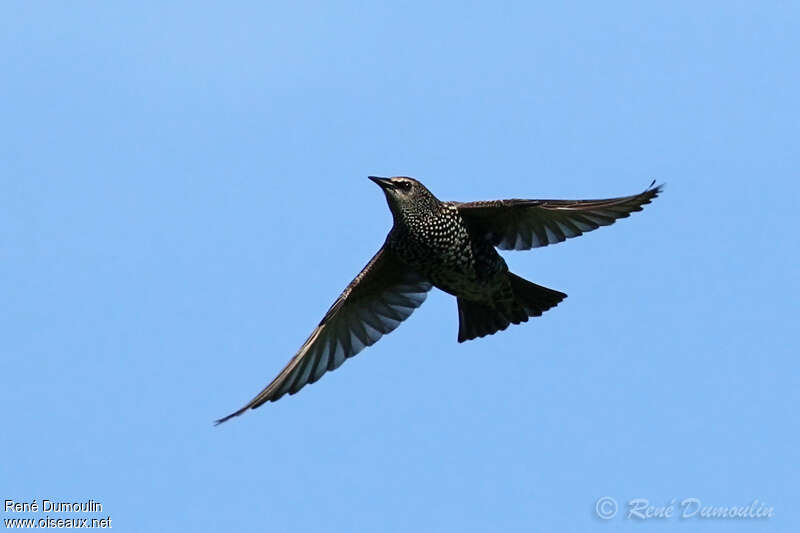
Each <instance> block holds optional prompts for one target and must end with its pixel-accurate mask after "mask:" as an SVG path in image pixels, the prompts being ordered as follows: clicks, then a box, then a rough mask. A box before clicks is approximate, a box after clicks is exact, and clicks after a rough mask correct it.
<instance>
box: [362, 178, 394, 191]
mask: <svg viewBox="0 0 800 533" xmlns="http://www.w3.org/2000/svg"><path fill="white" fill-rule="evenodd" d="M368 177H369V179H371V180H372V181H374V182H375V183H377V184H378V186H379V187H380V188H381V189H383V190H384V191H386V190H389V189H394V183H392V180H390V179H389V178H379V177H378V176H368Z"/></svg>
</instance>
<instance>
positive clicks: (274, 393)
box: [216, 246, 431, 424]
mask: <svg viewBox="0 0 800 533" xmlns="http://www.w3.org/2000/svg"><path fill="white" fill-rule="evenodd" d="M430 289H431V284H430V282H428V281H427V280H425V279H423V278H422V277H420V276H419V275H417V274H416V273H413V272H411V271H409V270H408V269H407V268H406V267H405V266H404V265H402V264H401V263H400V262H399V260H398V259H397V258H395V257H394V255H393V254H392V253H391V252H390V251H388V250H387V249H386V246H383V247H382V248H381V249H380V250H379V251H378V253H376V254H375V256H374V257H373V258H372V260H371V261H370V262H369V263H368V264H367V266H365V267H364V269H363V270H362V271H361V272H360V273H359V274H358V276H356V278H355V279H354V280H353V281H351V282H350V284H349V285H348V286H347V288H346V289H345V290H344V291H343V292H342V294H341V295H340V296H339V298H337V300H336V301H335V302H334V303H333V305H332V306H331V308H330V309H329V310H328V312H327V313H326V314H325V317H324V318H323V319H322V321H321V322H320V323H319V325H318V326H317V327H316V328H315V329H314V331H312V332H311V335H310V336H309V337H308V339H307V340H306V342H305V343H303V345H302V346H301V347H300V350H299V351H298V352H297V354H295V356H294V357H292V359H291V361H289V364H287V365H286V368H284V369H283V370H282V371H281V373H280V374H278V376H277V377H276V378H275V379H273V380H272V382H271V383H270V384H269V385H267V387H266V388H265V389H264V390H263V391H261V392H260V393H259V394H258V395H257V396H256V397H255V398H253V399H252V400H250V402H249V403H248V404H247V405H245V406H244V407H242V408H241V409H239V410H238V411H236V412H235V413H231V414H229V415H228V416H226V417H223V418H220V419H219V420H217V421H216V423H217V424H221V423H222V422H225V421H226V420H229V419H230V418H233V417H234V416H238V415H240V414H242V413H243V412H245V411H246V410H248V409H255V408H256V407H258V406H260V405H261V404H263V403H265V402H274V401H275V400H277V399H279V398H280V397H281V396H283V395H284V394H286V393H289V394H294V393H296V392H297V391H299V390H300V389H302V388H303V387H304V386H305V385H306V384H308V383H314V382H315V381H317V380H318V379H319V378H320V377H322V375H323V374H324V373H325V372H327V371H329V370H334V369H336V368H338V367H339V365H341V364H342V363H343V362H344V361H345V359H347V358H348V357H352V356H354V355H355V354H357V353H358V352H360V351H361V350H363V349H364V348H365V347H366V346H370V345H372V344H374V343H375V342H376V341H377V340H378V339H380V338H381V337H382V336H383V335H384V334H386V333H389V332H391V331H393V330H394V329H395V328H396V327H397V326H398V325H399V324H400V322H402V321H403V320H405V319H406V318H408V317H409V316H410V315H411V313H412V312H413V311H414V309H416V308H417V307H419V306H420V305H421V304H422V302H423V301H425V297H426V296H427V293H428V291H429V290H430Z"/></svg>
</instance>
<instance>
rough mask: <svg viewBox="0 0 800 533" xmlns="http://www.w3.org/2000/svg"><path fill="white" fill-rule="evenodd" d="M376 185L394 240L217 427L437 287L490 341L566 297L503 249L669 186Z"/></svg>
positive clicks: (336, 361)
mask: <svg viewBox="0 0 800 533" xmlns="http://www.w3.org/2000/svg"><path fill="white" fill-rule="evenodd" d="M370 179H371V180H372V181H374V182H375V183H376V184H378V185H379V186H380V187H381V189H382V190H383V192H384V194H385V196H386V200H387V202H388V204H389V209H390V210H391V212H392V216H393V218H394V225H393V226H392V229H391V231H390V232H389V235H388V236H387V237H386V242H385V243H384V245H383V246H382V247H381V249H380V250H378V253H376V254H375V256H374V257H373V258H372V260H371V261H370V262H369V263H368V264H367V266H365V267H364V269H363V270H362V271H361V272H360V273H359V274H358V276H356V278H355V279H354V280H353V281H352V282H351V283H350V284H349V285H348V286H347V287H346V288H345V290H344V291H343V292H342V294H341V295H340V296H339V298H338V299H337V300H336V301H335V302H334V303H333V305H332V306H331V307H330V309H329V310H328V312H327V313H326V314H325V316H324V317H323V319H322V320H321V321H320V323H319V324H318V325H317V327H316V328H315V329H314V331H312V332H311V335H310V336H309V337H308V339H306V341H305V343H303V345H302V346H301V347H300V350H298V352H297V353H296V354H295V355H294V357H292V359H291V360H290V361H289V363H288V364H287V365H286V367H285V368H284V369H283V370H282V371H281V372H280V374H278V376H277V377H276V378H275V379H273V380H272V382H270V384H269V385H267V387H266V388H264V390H263V391H261V392H260V393H259V394H258V395H256V397H255V398H253V399H252V400H251V401H250V402H248V403H247V404H246V405H245V406H244V407H242V408H241V409H239V410H238V411H236V412H234V413H231V414H230V415H228V416H226V417H224V418H221V419H219V420H217V423H218V424H219V423H222V422H225V421H226V420H228V419H230V418H232V417H234V416H238V415H240V414H242V413H243V412H245V411H246V410H248V409H255V408H256V407H258V406H260V405H262V404H263V403H265V402H268V401H276V400H278V399H279V398H281V397H282V396H284V395H285V394H294V393H296V392H297V391H299V390H300V389H302V388H303V387H304V386H305V385H307V384H309V383H314V382H315V381H317V380H318V379H319V378H320V377H322V375H323V374H325V372H328V371H330V370H334V369H336V368H338V367H339V365H341V364H342V363H343V362H344V361H345V360H346V359H347V358H349V357H352V356H353V355H355V354H357V353H358V352H360V351H361V350H362V349H364V348H365V347H366V346H370V345H372V344H373V343H375V342H376V341H377V340H378V339H380V338H381V337H382V336H383V335H384V334H386V333H389V332H391V331H393V330H394V329H395V328H396V327H397V326H398V325H399V324H400V322H402V321H403V320H405V319H406V318H408V317H409V316H410V315H411V313H412V312H413V311H414V309H416V308H417V307H419V306H420V305H421V304H422V302H423V301H424V300H425V297H426V295H427V292H428V291H429V290H430V289H431V288H432V287H437V288H439V289H441V290H443V291H445V292H447V293H450V294H452V295H453V296H455V297H456V300H457V307H458V317H459V328H458V341H459V342H464V341H466V340H470V339H474V338H476V337H483V336H485V335H491V334H493V333H496V332H497V331H500V330H504V329H506V328H507V327H508V326H509V325H510V324H519V323H522V322H527V320H528V318H529V317H532V316H540V315H541V314H542V313H543V312H544V311H546V310H548V309H550V308H552V307H555V306H556V305H558V303H559V302H561V300H563V299H564V298H566V296H567V295H566V294H564V293H562V292H559V291H556V290H553V289H548V288H547V287H542V286H541V285H537V284H535V283H531V282H530V281H527V280H525V279H523V278H521V277H519V276H517V275H515V274H513V273H511V272H509V270H508V266H507V265H506V262H505V261H504V260H503V258H502V257H501V256H500V254H498V253H497V248H500V249H502V250H528V249H530V248H536V247H540V246H547V245H548V244H553V243H557V242H561V241H564V240H565V239H568V238H571V237H578V236H580V235H582V234H583V233H585V232H587V231H592V230H594V229H597V228H598V227H600V226H607V225H609V224H613V223H614V221H615V220H617V219H619V218H625V217H627V216H629V215H630V213H632V212H634V211H641V210H642V206H643V205H645V204H648V203H650V201H651V200H652V199H653V198H655V197H656V196H658V194H659V192H660V191H661V186H658V187H653V186H652V184H651V186H650V187H649V188H647V189H646V190H645V191H644V192H642V193H640V194H636V195H632V196H625V197H621V198H610V199H606V200H495V201H488V202H468V203H462V202H441V201H439V200H438V199H437V198H436V197H435V196H434V195H433V194H432V193H431V192H430V191H429V190H428V189H427V188H425V186H424V185H422V183H420V182H419V181H417V180H415V179H413V178H408V177H395V178H378V177H374V176H371V177H370Z"/></svg>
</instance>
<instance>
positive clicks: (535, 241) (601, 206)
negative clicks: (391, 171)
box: [455, 182, 663, 250]
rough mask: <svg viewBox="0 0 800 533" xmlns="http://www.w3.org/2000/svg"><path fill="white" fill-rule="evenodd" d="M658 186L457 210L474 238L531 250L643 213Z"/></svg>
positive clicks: (464, 206)
mask: <svg viewBox="0 0 800 533" xmlns="http://www.w3.org/2000/svg"><path fill="white" fill-rule="evenodd" d="M654 184H655V182H653V183H651V184H650V187H648V188H647V189H646V190H645V191H644V192H642V193H640V194H635V195H633V196H624V197H622V198H608V199H606V200H495V201H491V202H466V203H460V202H457V203H456V204H455V206H456V207H457V208H458V212H459V213H460V214H461V217H462V218H463V219H464V221H465V222H466V224H467V226H468V227H469V228H470V231H471V233H473V235H485V236H486V237H488V238H489V240H490V241H491V242H492V244H494V245H495V246H497V247H498V248H500V249H502V250H530V249H531V248H537V247H540V246H547V245H548V244H554V243H557V242H561V241H564V240H566V239H569V238H570V237H578V236H580V235H583V234H584V233H586V232H587V231H592V230H595V229H597V228H599V227H600V226H608V225H610V224H613V223H614V222H615V221H616V220H617V219H619V218H625V217H627V216H628V215H630V214H631V213H632V212H634V211H641V210H642V206H643V205H645V204H649V203H650V201H651V200H652V199H653V198H655V197H656V196H658V193H660V192H661V189H662V188H663V185H659V186H657V187H653V185H654Z"/></svg>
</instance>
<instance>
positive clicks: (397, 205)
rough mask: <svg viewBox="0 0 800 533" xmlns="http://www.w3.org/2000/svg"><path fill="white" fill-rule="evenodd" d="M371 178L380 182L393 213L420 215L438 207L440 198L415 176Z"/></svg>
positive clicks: (395, 214) (398, 214)
mask: <svg viewBox="0 0 800 533" xmlns="http://www.w3.org/2000/svg"><path fill="white" fill-rule="evenodd" d="M369 179H371V180H372V181H374V182H375V183H377V184H378V186H379V187H380V188H381V189H382V190H383V194H385V195H386V201H387V202H388V204H389V209H391V210H392V214H393V215H394V216H395V217H397V216H409V215H410V216H420V215H423V214H424V213H425V212H427V211H431V210H433V209H436V207H437V206H438V205H439V200H437V199H436V197H435V196H434V195H433V194H432V193H431V192H430V191H429V190H428V189H427V188H426V187H425V186H424V185H423V184H421V183H420V182H418V181H417V180H415V179H414V178H409V177H406V176H397V177H394V178H379V177H377V176H369Z"/></svg>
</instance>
